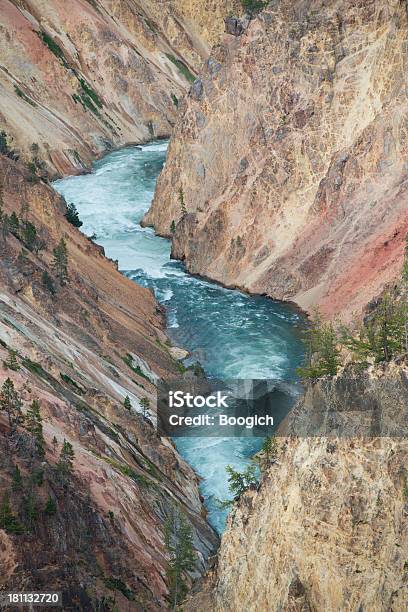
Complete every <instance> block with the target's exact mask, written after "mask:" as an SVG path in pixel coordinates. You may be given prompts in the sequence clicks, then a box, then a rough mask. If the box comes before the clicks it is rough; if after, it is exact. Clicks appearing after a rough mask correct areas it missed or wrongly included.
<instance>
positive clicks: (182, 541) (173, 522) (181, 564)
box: [164, 508, 196, 610]
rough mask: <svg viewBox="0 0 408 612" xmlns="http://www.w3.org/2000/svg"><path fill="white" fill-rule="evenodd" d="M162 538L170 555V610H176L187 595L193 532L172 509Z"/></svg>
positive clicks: (182, 515) (192, 550) (193, 560)
mask: <svg viewBox="0 0 408 612" xmlns="http://www.w3.org/2000/svg"><path fill="white" fill-rule="evenodd" d="M164 538H165V544H166V548H167V551H168V553H169V555H170V560H169V565H168V568H167V577H168V579H169V598H170V602H171V609H172V610H177V609H178V607H179V605H180V603H181V602H182V601H183V599H184V597H185V596H186V593H187V584H186V581H185V574H186V572H189V571H193V570H194V567H195V560H196V556H195V553H194V548H193V532H192V529H191V526H190V524H189V522H188V520H187V518H186V517H185V515H184V514H183V513H182V512H179V511H176V510H175V509H174V508H173V509H172V511H171V513H170V516H169V517H168V519H167V520H166V523H165V527H164Z"/></svg>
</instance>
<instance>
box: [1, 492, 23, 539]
mask: <svg viewBox="0 0 408 612" xmlns="http://www.w3.org/2000/svg"><path fill="white" fill-rule="evenodd" d="M0 529H4V530H5V531H6V532H7V533H10V534H13V535H20V534H22V533H23V532H24V528H23V526H22V525H21V523H20V521H19V520H18V518H17V517H16V516H15V515H14V514H13V512H12V510H11V507H10V501H9V496H8V494H7V493H5V495H4V497H3V500H2V502H1V504H0Z"/></svg>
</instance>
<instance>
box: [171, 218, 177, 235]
mask: <svg viewBox="0 0 408 612" xmlns="http://www.w3.org/2000/svg"><path fill="white" fill-rule="evenodd" d="M170 231H171V233H172V234H175V233H176V222H175V221H174V219H173V221H172V222H171V225H170Z"/></svg>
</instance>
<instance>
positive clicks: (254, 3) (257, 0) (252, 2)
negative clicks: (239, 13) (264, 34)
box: [241, 0, 268, 17]
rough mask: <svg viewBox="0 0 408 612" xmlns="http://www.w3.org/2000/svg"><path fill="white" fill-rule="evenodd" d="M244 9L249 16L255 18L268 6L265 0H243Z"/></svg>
mask: <svg viewBox="0 0 408 612" xmlns="http://www.w3.org/2000/svg"><path fill="white" fill-rule="evenodd" d="M241 4H242V8H243V9H244V11H245V12H246V13H248V14H249V15H251V17H252V16H254V15H256V13H259V12H260V11H262V10H263V9H264V8H265V7H266V6H267V4H268V2H265V1H263V0H241Z"/></svg>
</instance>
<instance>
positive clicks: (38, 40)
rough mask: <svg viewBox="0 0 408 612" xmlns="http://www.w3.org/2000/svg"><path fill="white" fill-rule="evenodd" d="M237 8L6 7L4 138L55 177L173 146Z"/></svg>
mask: <svg viewBox="0 0 408 612" xmlns="http://www.w3.org/2000/svg"><path fill="white" fill-rule="evenodd" d="M234 4H235V0H223V2H217V3H213V6H212V7H207V6H205V7H204V5H203V4H202V3H197V2H196V3H195V4H194V3H193V4H192V3H191V2H185V1H184V0H172V1H170V2H156V1H154V0H149V1H143V2H139V1H136V2H127V1H126V0H92V1H91V0H72V1H70V2H68V3H67V2H64V1H63V0H57V1H55V2H49V1H48V0H33V1H31V0H1V1H0V127H1V130H4V131H5V132H6V133H7V134H8V136H9V138H10V142H11V143H12V145H13V147H14V148H16V149H17V150H18V151H19V152H20V154H21V155H22V156H23V157H24V159H25V160H26V161H30V162H31V163H34V164H36V163H40V164H41V162H45V166H44V169H45V171H48V172H49V173H50V174H55V173H59V174H67V173H73V172H78V171H81V170H83V168H84V167H85V166H87V165H88V164H89V163H90V161H91V160H92V159H93V158H94V157H95V156H96V155H98V154H100V153H102V152H103V151H106V150H108V149H109V148H112V147H117V146H119V145H123V144H125V143H129V142H134V143H137V142H142V141H146V140H148V139H150V138H152V137H162V136H168V135H169V134H170V131H171V128H172V125H173V124H174V122H175V120H176V115H177V105H178V100H179V99H180V98H181V97H182V96H183V95H184V92H185V90H186V89H187V88H188V87H189V83H190V82H191V80H194V76H193V74H194V73H195V72H196V71H197V70H198V68H199V67H200V65H201V63H202V61H203V60H204V59H206V58H207V57H208V55H209V49H210V47H209V45H210V44H212V43H213V42H215V41H217V39H218V37H219V34H220V32H221V25H222V17H223V15H225V14H226V13H227V12H229V10H230V8H231V7H233V6H234ZM215 7H216V8H215ZM208 8H213V9H214V10H213V11H209V10H208ZM212 24H215V25H214V27H212ZM41 165H43V164H41Z"/></svg>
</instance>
